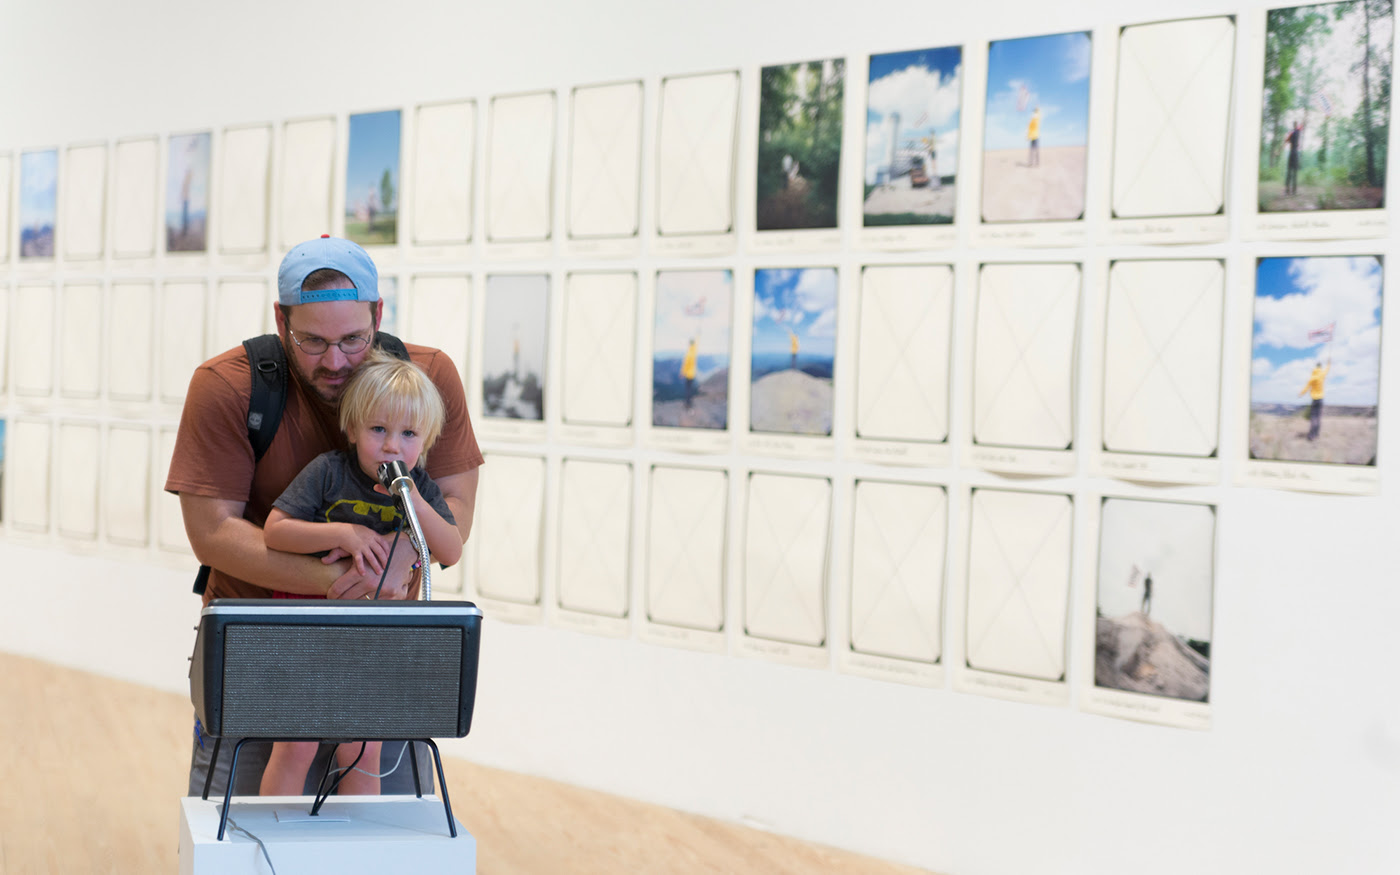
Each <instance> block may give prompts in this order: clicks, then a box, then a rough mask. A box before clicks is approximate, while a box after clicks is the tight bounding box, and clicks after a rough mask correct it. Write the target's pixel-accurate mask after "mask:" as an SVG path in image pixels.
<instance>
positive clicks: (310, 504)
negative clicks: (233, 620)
mask: <svg viewBox="0 0 1400 875" xmlns="http://www.w3.org/2000/svg"><path fill="white" fill-rule="evenodd" d="M444 418H445V413H444V409H443V405H442V398H441V397H440V396H439V395H438V392H437V389H436V387H434V386H433V383H432V380H430V379H429V378H428V375H427V374H426V373H424V371H423V370H422V369H421V368H419V367H418V366H417V365H415V364H413V363H412V362H407V361H403V360H402V359H398V358H395V357H394V356H392V355H389V354H388V353H386V352H382V351H380V350H372V351H371V352H370V354H369V355H368V356H367V357H366V358H365V360H364V363H363V364H361V365H360V367H359V368H358V369H357V370H356V371H355V373H354V375H353V376H352V377H351V378H350V381H349V383H347V384H346V387H345V393H344V394H343V395H342V396H341V399H340V428H341V430H342V431H343V432H345V436H346V438H347V440H348V441H349V443H350V449H349V451H344V450H332V451H331V452H329V453H323V454H321V455H319V456H317V457H316V458H315V459H313V460H312V461H311V463H310V464H309V465H307V466H306V467H305V468H304V469H302V472H301V473H300V474H298V475H297V477H296V479H295V480H293V481H292V483H291V485H289V486H288V487H287V490H286V491H285V492H283V493H282V495H281V496H280V497H279V498H278V499H277V501H275V502H274V503H273V509H272V512H271V513H270V514H268V517H267V522H266V523H265V524H264V526H263V540H264V541H265V542H266V544H267V546H269V547H271V548H272V549H274V550H282V551H284V552H287V553H318V552H327V551H332V550H340V551H343V552H344V553H345V554H346V556H347V557H349V559H350V560H351V561H352V562H354V563H355V567H356V568H357V569H358V570H359V571H361V572H362V573H363V572H366V571H371V572H373V573H375V574H382V573H383V571H384V565H385V563H386V562H387V561H388V558H389V545H390V544H391V543H392V541H393V536H394V532H395V531H396V530H397V529H398V527H399V522H400V519H401V516H402V515H401V513H400V511H399V510H398V508H397V507H396V506H395V504H394V500H393V499H392V498H390V497H389V495H388V492H387V491H386V490H385V489H384V487H383V486H382V485H380V483H379V466H380V464H381V463H383V462H389V461H401V462H403V463H404V466H405V467H407V468H409V469H410V471H411V478H412V480H413V485H414V489H413V490H412V500H413V507H414V511H415V512H416V513H417V515H418V522H419V525H420V526H421V527H422V529H423V537H424V539H425V540H426V541H427V542H428V550H429V552H430V553H431V554H432V558H433V559H434V560H436V561H439V562H441V563H443V564H444V565H451V564H453V563H455V562H457V560H459V559H460V558H461V556H462V537H461V534H460V533H459V532H458V529H457V525H456V522H455V520H454V519H453V517H452V511H451V510H449V509H448V507H447V502H446V500H445V499H444V498H443V496H442V492H441V491H440V490H439V489H438V487H437V484H436V483H434V482H433V481H432V479H431V478H430V477H428V475H427V474H426V473H425V472H424V469H423V464H424V461H425V459H426V457H427V453H428V449H429V448H430V447H431V446H432V445H433V441H435V440H437V436H438V434H439V433H440V432H441V431H442V425H443V420H444ZM395 549H396V550H410V551H412V550H413V546H412V544H411V542H410V540H409V538H408V537H407V534H406V533H405V535H404V536H403V537H401V538H400V540H399V544H398V546H397V547H396V548H395ZM274 595H275V596H277V597H279V598H305V597H306V596H301V595H294V594H290V593H280V592H279V593H274ZM379 748H380V745H379V743H378V742H371V743H366V744H365V747H364V755H363V756H361V757H360V761H359V763H358V764H357V765H356V767H355V769H354V770H353V771H351V772H349V773H348V774H346V775H345V777H344V778H343V779H342V780H341V782H340V788H339V792H340V793H342V794H346V795H378V793H379V778H377V777H372V776H373V775H375V774H377V773H378V772H379ZM316 749H317V743H316V742H314V741H289V742H277V743H276V744H274V745H273V748H272V754H271V755H270V756H269V757H268V762H267V768H266V770H264V772H263V777H262V785H261V787H260V792H261V793H262V795H264V796H299V795H301V792H302V787H303V784H304V782H305V780H306V772H307V770H308V769H309V768H310V766H311V761H312V760H313V759H314V758H315V756H316ZM357 756H360V750H359V748H358V747H357V746H355V745H353V744H347V745H341V746H339V747H337V748H336V761H337V764H338V765H339V766H340V767H341V768H348V767H349V765H350V764H351V763H352V762H353V761H354V760H355V758H356V757H357Z"/></svg>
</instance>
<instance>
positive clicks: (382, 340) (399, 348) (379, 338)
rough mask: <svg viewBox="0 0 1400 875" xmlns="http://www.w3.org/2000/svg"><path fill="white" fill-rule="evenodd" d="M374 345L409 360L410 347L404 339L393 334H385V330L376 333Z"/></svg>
mask: <svg viewBox="0 0 1400 875" xmlns="http://www.w3.org/2000/svg"><path fill="white" fill-rule="evenodd" d="M374 345H375V346H377V347H379V348H380V349H382V350H384V351H385V352H387V353H389V354H390V355H392V356H394V357H395V358H401V359H403V360H404V361H408V347H406V346H404V345H403V341H402V340H399V339H398V338H397V337H395V336H394V335H392V334H385V333H384V332H383V331H380V332H377V333H376V334H375V335H374Z"/></svg>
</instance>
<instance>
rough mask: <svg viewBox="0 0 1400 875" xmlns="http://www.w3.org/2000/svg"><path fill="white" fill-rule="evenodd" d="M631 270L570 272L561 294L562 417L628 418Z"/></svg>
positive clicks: (633, 334) (588, 420) (580, 421)
mask: <svg viewBox="0 0 1400 875" xmlns="http://www.w3.org/2000/svg"><path fill="white" fill-rule="evenodd" d="M636 348H637V275H636V274H635V273H571V274H569V277H568V281H567V283H566V284H565V297H564V360H563V383H564V392H563V415H564V422H566V423H569V424H574V425H609V426H627V425H630V424H631V423H632V398H633V394H632V393H633V385H634V383H635V372H636Z"/></svg>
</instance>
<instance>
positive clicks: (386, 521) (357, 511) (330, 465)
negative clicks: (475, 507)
mask: <svg viewBox="0 0 1400 875" xmlns="http://www.w3.org/2000/svg"><path fill="white" fill-rule="evenodd" d="M409 476H411V477H412V478H413V485H414V486H415V487H416V488H417V489H418V492H419V494H421V495H422V496H423V499H424V500H425V501H427V502H428V504H429V505H431V506H432V508H433V510H435V511H437V512H438V513H439V514H441V515H442V518H443V519H445V520H447V521H448V522H449V523H452V524H453V525H456V524H457V521H456V520H455V519H453V517H452V511H451V510H449V509H448V507H447V500H446V499H444V498H443V497H442V490H441V489H438V485H437V484H436V483H434V482H433V478H431V477H429V476H428V474H427V472H426V471H424V470H423V466H422V465H418V466H416V467H414V469H413V470H412V471H410V472H409ZM378 482H379V481H377V480H374V479H372V478H371V477H370V476H369V475H368V474H366V473H365V472H364V471H361V470H360V465H359V462H357V461H356V460H355V459H354V457H352V456H351V455H350V454H349V453H346V452H345V451H343V450H331V451H330V452H329V453H322V454H321V455H319V456H317V457H316V458H314V459H312V460H311V462H310V464H308V465H307V466H306V467H305V468H302V469H301V473H300V474H298V475H297V476H296V479H295V480H293V481H292V482H291V485H289V486H288V487H287V489H286V491H285V492H283V493H282V494H281V495H280V496H278V498H277V500H276V501H274V502H273V503H272V506H273V507H275V508H277V509H279V510H281V511H283V512H284V513H286V514H287V515H288V516H290V517H294V518H296V519H299V520H309V521H311V522H317V523H355V524H357V525H361V526H366V527H368V528H370V529H373V530H374V531H376V532H378V533H379V534H381V535H391V534H393V533H394V532H395V531H396V530H397V529H398V527H399V520H400V518H401V517H402V514H401V513H400V512H399V509H398V506H397V505H396V504H395V502H394V499H393V498H392V497H390V496H388V495H384V494H383V493H379V492H375V491H374V487H375V485H376V484H377V483H378Z"/></svg>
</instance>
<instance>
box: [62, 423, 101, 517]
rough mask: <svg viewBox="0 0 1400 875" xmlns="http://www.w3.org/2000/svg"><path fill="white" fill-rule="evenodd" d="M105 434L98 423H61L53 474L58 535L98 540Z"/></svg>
mask: <svg viewBox="0 0 1400 875" xmlns="http://www.w3.org/2000/svg"><path fill="white" fill-rule="evenodd" d="M101 445H102V432H101V430H100V429H99V428H98V426H97V424H96V423H88V422H61V423H59V425H58V447H57V453H56V456H57V458H59V459H62V460H63V464H61V465H58V466H56V469H55V471H54V492H55V493H56V494H57V498H58V500H57V502H56V504H57V508H58V533H59V535H61V536H63V537H65V538H75V539H77V540H80V541H96V540H97V481H98V480H99V479H101V474H100V472H99V465H100V463H101V460H102V452H101V449H100V448H101Z"/></svg>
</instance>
